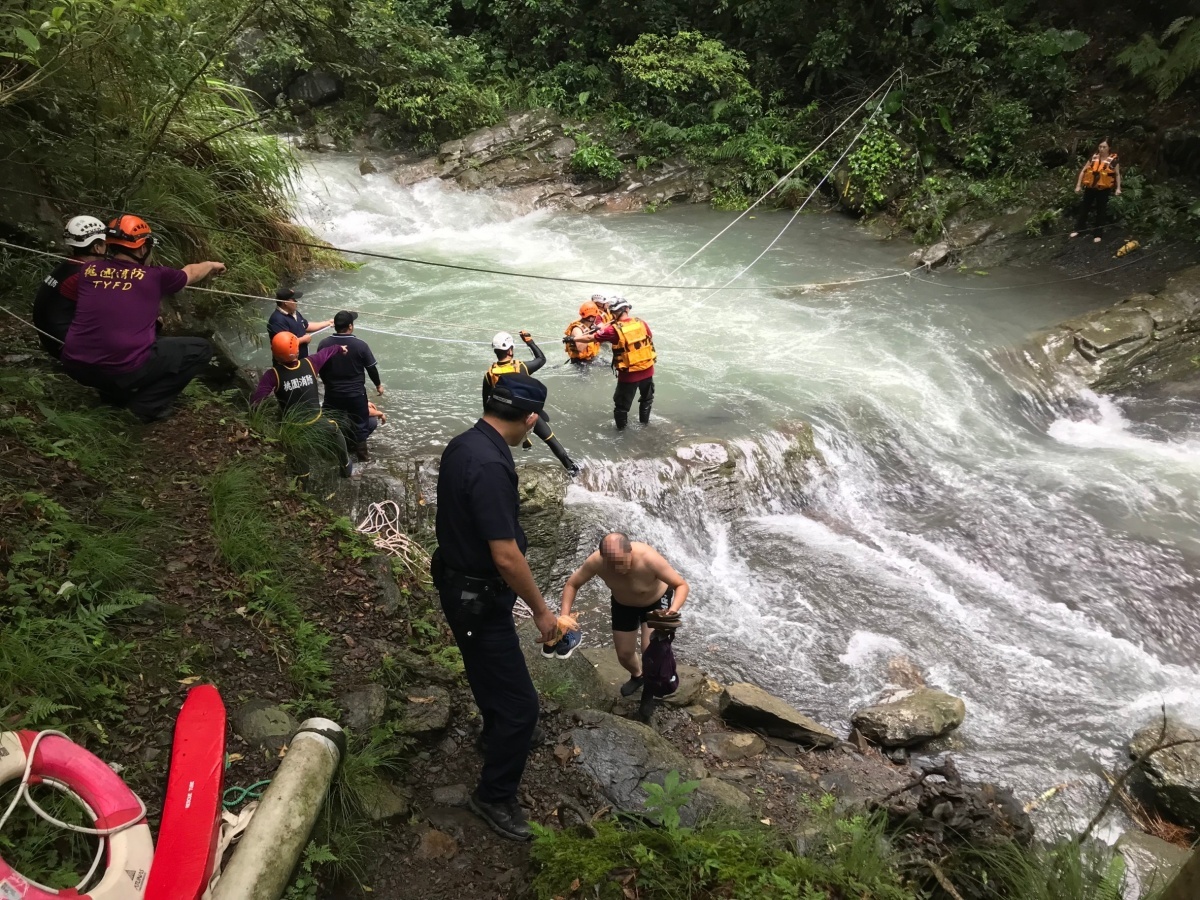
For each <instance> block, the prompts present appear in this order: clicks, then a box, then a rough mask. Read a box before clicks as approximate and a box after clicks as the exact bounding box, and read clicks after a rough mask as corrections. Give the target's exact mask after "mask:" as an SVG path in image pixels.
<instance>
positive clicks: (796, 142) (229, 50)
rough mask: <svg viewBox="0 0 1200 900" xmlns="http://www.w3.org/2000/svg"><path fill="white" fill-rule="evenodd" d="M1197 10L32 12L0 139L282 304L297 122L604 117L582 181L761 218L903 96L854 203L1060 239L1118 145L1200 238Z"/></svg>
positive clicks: (868, 136)
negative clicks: (682, 162) (1082, 183)
mask: <svg viewBox="0 0 1200 900" xmlns="http://www.w3.org/2000/svg"><path fill="white" fill-rule="evenodd" d="M1173 9H1174V7H1173V5H1172V4H1170V3H1168V2H1166V0H1152V2H1149V3H1145V4H1140V5H1139V9H1138V14H1137V16H1133V15H1132V14H1129V13H1125V12H1122V11H1117V10H1112V11H1107V12H1106V13H1105V15H1104V16H1096V15H1094V11H1093V10H1092V8H1091V7H1088V6H1086V5H1084V4H1082V3H1078V2H1075V0H1055V2H1051V3H1042V4H1036V3H1033V2H1031V0H871V2H864V3H818V2H815V0H754V2H748V3H741V4H728V3H725V2H716V3H686V2H683V0H651V2H646V3H638V4H629V3H624V2H620V3H618V2H615V0H601V2H587V3H584V2H580V0H320V2H313V3H304V4H298V3H279V2H268V3H264V4H255V3H248V4H243V3H239V2H234V0H216V2H204V3H201V2H199V0H111V2H110V0H32V2H29V3H20V4H18V3H15V0H8V2H7V3H6V4H5V5H4V12H3V14H2V17H0V39H2V45H3V50H4V52H3V56H2V57H0V59H3V60H4V61H3V62H2V63H0V66H2V67H4V68H6V70H7V71H5V72H4V75H5V77H4V80H3V88H2V89H0V125H2V126H3V129H2V131H0V134H2V135H3V136H2V137H0V143H3V144H4V153H5V158H7V159H9V160H10V161H13V162H14V163H16V164H17V166H18V169H17V171H22V172H29V173H30V174H31V176H32V177H31V178H30V179H23V183H24V184H25V185H28V186H40V187H43V188H46V189H48V193H50V194H53V195H56V196H61V197H71V198H78V199H79V200H80V201H82V202H84V203H90V204H96V205H97V206H104V207H124V208H136V209H139V210H143V211H146V212H148V213H150V214H151V215H153V216H156V217H158V219H159V220H160V222H167V221H168V220H171V222H172V223H174V222H186V223H193V224H192V225H191V226H183V225H176V224H171V225H170V230H169V232H168V243H167V250H168V253H169V255H170V256H173V257H183V256H188V257H197V256H210V257H211V256H219V257H221V258H223V259H225V260H226V261H230V262H232V263H234V266H233V268H234V270H235V271H236V273H237V276H238V278H239V279H240V280H241V282H242V283H244V284H257V285H260V286H262V285H267V284H270V283H271V282H272V281H273V280H274V279H275V277H277V276H278V275H279V274H281V272H283V271H285V270H289V269H291V270H294V269H297V268H299V267H301V266H303V265H304V263H305V259H304V258H303V257H302V256H300V255H298V253H297V251H296V249H295V248H292V247H289V246H288V245H282V244H279V243H277V242H274V241H273V240H272V239H273V238H274V239H278V238H279V237H286V236H288V235H289V234H291V233H292V229H291V228H290V227H289V226H288V225H287V222H286V203H285V200H284V197H285V193H286V188H287V182H288V179H289V177H290V176H291V174H292V172H293V165H292V160H291V159H290V157H289V155H288V153H287V152H286V150H284V149H282V148H281V146H280V145H279V144H278V143H276V142H275V141H273V140H271V139H269V138H267V137H265V136H264V135H265V133H266V131H269V130H272V129H278V128H281V127H282V128H288V127H291V125H292V124H294V122H295V120H296V119H297V117H298V118H299V121H300V123H301V124H303V125H305V126H307V127H310V128H319V129H321V130H326V131H329V132H331V133H333V134H334V135H335V136H337V137H339V138H340V139H341V140H342V141H343V142H345V143H349V142H350V141H351V139H352V137H353V136H355V135H357V134H360V133H362V132H364V131H367V132H370V133H371V134H373V135H374V136H375V137H376V138H377V139H378V140H382V141H385V142H388V143H390V144H392V145H416V146H424V147H430V146H432V145H434V144H435V143H436V142H437V141H440V140H444V139H447V138H449V137H453V136H457V135H459V134H462V133H464V132H465V131H467V130H470V129H471V128H474V127H477V126H480V125H483V124H488V123H491V122H493V121H496V120H497V119H498V118H499V117H500V116H501V115H503V113H504V112H505V111H507V110H511V109H516V108H523V107H528V106H533V105H540V106H550V107H553V108H555V109H556V110H558V111H560V112H561V113H563V114H566V115H570V116H573V117H578V118H579V119H580V120H583V121H587V122H591V123H593V127H592V128H591V129H590V131H591V134H592V137H591V138H590V140H589V141H588V142H586V143H585V145H584V146H581V148H580V150H579V152H578V153H577V155H576V159H575V161H574V162H575V168H576V170H577V171H579V172H581V173H585V174H591V175H599V176H601V177H612V176H613V175H614V174H615V173H616V172H617V171H619V169H618V168H617V167H618V166H620V165H622V164H626V165H636V166H638V167H646V166H650V165H653V164H654V163H655V162H656V161H657V160H660V159H664V158H667V157H678V156H683V157H686V158H689V159H690V160H691V161H692V162H694V163H696V164H700V165H702V166H703V167H705V168H706V169H708V170H710V171H711V172H712V173H713V175H714V178H715V181H716V183H717V187H718V190H717V194H716V202H717V203H718V204H719V205H728V206H731V207H736V206H739V205H743V204H744V203H745V202H746V201H747V198H749V197H752V196H756V195H757V194H758V193H759V192H761V191H762V190H763V189H765V188H766V187H767V186H769V185H770V184H772V183H773V182H774V181H775V180H776V179H777V178H778V177H780V176H781V175H783V174H784V173H786V172H787V171H789V170H790V169H791V168H792V167H793V166H794V165H795V164H796V163H797V162H798V161H800V160H801V159H802V158H803V157H804V155H805V154H806V153H807V152H808V151H810V150H811V149H812V148H813V147H814V146H815V145H816V144H817V142H818V141H819V140H820V139H821V138H822V137H824V136H825V135H827V134H828V133H829V132H830V130H831V129H832V127H833V126H834V125H835V124H836V123H837V122H838V121H840V120H841V119H842V118H843V117H844V116H845V115H846V114H847V113H849V112H851V111H852V110H854V109H855V108H856V107H858V106H859V104H860V103H861V101H862V100H864V99H865V98H866V97H867V96H868V95H869V94H870V93H871V91H872V90H874V89H876V88H879V87H882V86H883V85H885V84H886V85H887V89H886V91H881V92H880V93H879V94H878V95H877V96H876V98H875V100H873V101H872V103H871V104H869V105H868V107H867V108H866V109H864V110H863V111H861V112H860V113H859V114H858V115H857V116H856V117H855V118H854V122H853V126H852V127H854V128H857V127H858V126H859V125H861V124H862V123H863V122H864V121H866V116H867V115H868V114H869V113H872V112H873V113H874V118H873V119H871V122H870V125H869V127H868V128H867V130H866V132H865V133H864V135H863V138H862V140H861V142H860V143H859V144H858V145H857V147H856V149H855V150H854V152H853V153H852V154H851V155H850V157H849V158H848V160H847V161H846V164H845V166H844V167H843V172H842V173H840V176H839V177H840V180H841V182H842V183H843V184H844V183H845V182H846V181H849V182H850V185H851V190H850V191H849V192H848V201H849V204H850V205H851V206H853V207H857V208H859V209H864V210H875V209H881V208H885V207H886V208H888V209H890V211H891V212H893V213H895V214H896V215H897V217H898V218H899V219H901V220H902V221H903V222H904V223H905V224H906V225H908V226H909V227H911V228H912V229H914V230H915V231H917V232H918V233H919V234H920V236H921V237H923V238H930V237H933V236H935V235H937V234H938V233H940V231H941V229H942V227H943V225H944V224H945V223H946V222H947V221H948V220H950V219H951V218H952V217H953V216H954V214H955V213H956V212H958V211H959V210H960V209H961V208H962V207H964V206H968V205H969V206H971V207H972V208H973V210H974V211H975V212H976V213H980V214H982V213H988V212H993V211H997V210H1001V209H1009V208H1015V207H1018V206H1024V207H1026V208H1028V209H1030V211H1031V215H1030V225H1031V227H1038V226H1039V225H1041V224H1044V223H1047V222H1048V221H1050V220H1052V219H1053V217H1054V215H1055V213H1056V212H1057V211H1060V210H1062V209H1063V208H1065V207H1066V206H1068V205H1069V204H1070V203H1071V202H1072V201H1073V194H1072V193H1071V187H1072V186H1073V175H1074V170H1075V169H1076V167H1077V166H1078V164H1079V162H1080V160H1081V159H1082V157H1083V154H1084V153H1086V152H1089V151H1090V148H1091V146H1092V145H1093V144H1094V143H1095V142H1096V141H1097V140H1098V139H1099V138H1100V137H1103V136H1110V137H1112V138H1113V139H1114V141H1115V142H1116V143H1117V146H1118V149H1119V151H1120V152H1121V154H1122V159H1123V160H1124V161H1125V163H1126V169H1127V175H1126V181H1125V192H1124V196H1123V197H1122V198H1120V199H1119V201H1118V203H1117V206H1118V210H1117V211H1118V212H1119V213H1120V214H1122V215H1123V216H1124V217H1125V218H1126V220H1128V221H1129V222H1130V223H1131V224H1132V225H1133V226H1135V227H1153V228H1155V229H1158V230H1160V231H1174V232H1176V233H1178V231H1179V229H1181V228H1189V227H1192V226H1193V225H1194V224H1195V219H1196V216H1197V215H1200V209H1197V208H1195V207H1194V206H1192V205H1191V202H1190V201H1191V195H1190V193H1189V191H1188V186H1187V184H1186V183H1185V182H1184V181H1182V180H1181V179H1184V178H1185V177H1195V176H1196V175H1197V174H1198V172H1197V168H1198V167H1197V160H1196V159H1194V158H1192V157H1194V155H1195V153H1194V148H1193V149H1188V148H1191V147H1192V144H1190V143H1188V141H1189V140H1192V139H1190V138H1188V135H1190V134H1191V131H1189V127H1190V126H1188V125H1187V122H1188V120H1189V117H1193V118H1194V117H1195V115H1196V110H1195V109H1194V108H1193V106H1192V105H1191V103H1192V101H1193V96H1192V92H1189V87H1193V86H1194V78H1195V72H1196V70H1197V68H1198V67H1200V20H1197V19H1193V18H1190V17H1176V15H1174V13H1173ZM309 72H319V73H325V74H327V75H330V76H333V78H335V79H336V82H333V83H334V84H335V87H334V89H333V90H332V91H327V92H326V93H325V94H324V95H322V96H321V97H320V99H321V100H322V101H324V100H329V99H333V98H334V97H339V98H340V99H339V100H338V102H337V103H335V104H333V105H332V106H321V107H320V108H317V109H310V108H309V107H308V106H307V105H306V104H305V103H304V102H302V100H303V99H304V98H305V97H306V95H305V93H304V91H299V92H297V91H296V85H297V79H298V78H299V77H300V76H302V75H303V74H304V73H309ZM892 76H895V77H894V78H892ZM889 78H891V80H889ZM238 85H240V86H238ZM244 88H250V89H252V90H246V89H244ZM310 99H311V98H310ZM876 107H878V108H877V109H876ZM1172 128H1173V129H1174V130H1173V131H1171V129H1172ZM1181 129H1182V132H1181ZM1169 131H1170V134H1168V132H1169ZM1184 132H1186V133H1184ZM851 133H853V132H852V131H848V132H847V133H846V135H845V137H843V138H842V139H840V140H838V141H834V142H831V144H830V145H828V147H827V148H826V149H824V150H822V151H821V152H819V153H816V154H815V155H814V156H813V157H812V159H811V160H809V161H808V162H807V163H806V164H805V165H804V166H802V167H801V168H800V169H799V171H798V172H797V173H796V176H795V178H794V179H793V180H792V181H791V182H789V184H788V185H786V186H785V189H784V190H783V191H782V198H783V200H784V202H789V201H791V202H795V199H796V198H798V197H800V196H803V193H801V189H802V190H803V192H805V193H806V192H807V190H808V189H809V187H810V186H811V185H812V184H815V183H816V181H817V180H818V179H819V178H820V177H821V176H822V175H823V174H824V173H825V172H826V171H827V170H828V168H829V167H830V166H831V164H832V163H833V162H834V160H835V159H836V158H837V156H838V154H839V153H840V152H841V149H842V148H843V147H844V145H845V140H846V139H847V138H848V136H849V134H851ZM1181 134H1182V137H1181V136H1180V135H1181ZM1181 148H1182V149H1181ZM1189 154H1190V155H1189ZM1030 198H1033V199H1032V200H1031V199H1030ZM1192 202H1194V201H1192ZM208 226H219V227H223V228H227V229H231V230H235V231H239V230H242V229H246V230H249V231H250V232H251V233H252V234H253V235H254V236H255V237H254V239H253V240H245V239H243V238H242V237H239V236H236V235H228V234H223V233H221V232H216V231H211V230H209V229H208ZM264 251H265V252H264Z"/></svg>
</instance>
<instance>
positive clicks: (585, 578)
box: [559, 550, 601, 616]
mask: <svg viewBox="0 0 1200 900" xmlns="http://www.w3.org/2000/svg"><path fill="white" fill-rule="evenodd" d="M600 563H601V557H600V551H599V550H594V551H592V555H591V556H589V557H588V558H587V559H585V560H584V561H583V565H582V566H580V567H579V568H578V569H576V570H575V571H574V572H572V573H571V577H570V578H568V579H567V583H566V584H564V585H563V592H562V602H561V603H560V604H559V615H561V616H569V615H570V614H571V606H572V605H573V604H574V603H575V595H576V594H578V593H579V589H580V588H581V587H583V586H584V585H585V584H587V583H588V582H589V581H591V580H592V579H593V578H595V577H596V575H597V574H598V573H599V572H600Z"/></svg>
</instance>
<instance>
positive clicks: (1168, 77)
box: [1117, 16, 1200, 100]
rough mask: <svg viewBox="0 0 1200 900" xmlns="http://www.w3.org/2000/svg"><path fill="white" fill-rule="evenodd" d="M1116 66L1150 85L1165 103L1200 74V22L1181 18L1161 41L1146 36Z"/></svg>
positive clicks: (1184, 17)
mask: <svg viewBox="0 0 1200 900" xmlns="http://www.w3.org/2000/svg"><path fill="white" fill-rule="evenodd" d="M1168 45H1171V46H1170V48H1169V49H1168ZM1117 62H1119V63H1121V65H1123V66H1125V68H1126V69H1128V70H1129V72H1130V74H1132V75H1133V76H1134V77H1135V78H1141V79H1143V80H1145V81H1147V82H1149V84H1150V86H1151V87H1153V88H1154V90H1155V92H1156V93H1157V94H1158V98H1159V99H1160V100H1166V99H1167V98H1168V97H1170V96H1171V95H1172V94H1174V93H1175V92H1176V91H1177V90H1179V88H1180V87H1181V86H1182V85H1183V83H1184V82H1185V81H1187V79H1188V78H1189V77H1191V76H1192V75H1193V74H1195V73H1196V72H1197V71H1200V18H1197V17H1195V16H1180V17H1179V18H1178V19H1176V20H1175V21H1174V22H1172V23H1171V24H1170V25H1169V26H1168V27H1167V29H1166V30H1165V31H1164V32H1163V33H1162V36H1161V37H1160V38H1158V39H1155V37H1154V36H1153V35H1151V34H1143V35H1142V36H1141V38H1140V39H1139V40H1138V42H1137V43H1136V44H1132V45H1130V46H1129V47H1127V48H1126V49H1125V50H1124V51H1123V52H1121V53H1120V54H1119V55H1118V56H1117Z"/></svg>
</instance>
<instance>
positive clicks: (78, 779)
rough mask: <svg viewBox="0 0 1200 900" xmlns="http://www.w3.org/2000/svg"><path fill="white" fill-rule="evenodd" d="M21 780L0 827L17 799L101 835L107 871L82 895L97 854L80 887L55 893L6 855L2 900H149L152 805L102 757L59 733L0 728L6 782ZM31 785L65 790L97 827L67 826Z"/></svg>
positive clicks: (1, 779) (0, 870)
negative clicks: (148, 811) (148, 818)
mask: <svg viewBox="0 0 1200 900" xmlns="http://www.w3.org/2000/svg"><path fill="white" fill-rule="evenodd" d="M16 778H19V779H21V780H22V786H21V788H20V789H18V791H17V795H16V796H15V797H13V801H12V803H11V804H10V805H9V807H8V809H7V811H5V813H4V814H3V815H2V816H0V827H3V824H4V822H5V821H6V820H7V819H8V817H9V815H10V814H11V813H12V811H13V809H15V808H16V805H17V803H18V802H19V801H20V800H21V799H22V798H24V800H25V802H26V803H27V804H28V805H29V806H30V808H32V809H33V810H34V812H36V813H37V814H38V815H39V816H41V817H42V818H43V819H46V820H47V821H48V822H51V823H52V824H55V825H59V826H60V827H64V828H68V829H70V830H72V831H79V832H82V833H84V834H92V835H96V836H98V837H99V838H100V845H101V850H103V849H105V847H107V850H108V853H107V860H106V861H107V864H108V865H107V871H105V873H104V877H103V878H101V879H100V881H99V883H98V884H96V886H95V887H93V888H92V889H91V890H89V891H88V892H87V893H86V894H80V893H78V890H77V888H79V887H83V886H84V885H85V884H86V883H87V882H88V881H89V880H90V879H91V877H92V874H94V872H95V870H96V868H97V866H98V864H99V860H100V853H99V852H98V853H97V857H96V863H95V864H93V866H92V872H89V874H88V875H87V876H85V878H84V881H83V882H81V884H80V885H78V886H77V888H75V889H71V888H69V889H67V890H63V891H56V890H53V889H52V888H48V887H46V886H45V885H41V884H38V883H37V882H35V881H30V880H29V879H28V878H25V877H23V876H22V875H20V874H18V873H17V872H16V870H14V869H13V867H12V866H10V865H9V864H8V863H6V862H5V861H4V860H3V859H0V900H56V898H59V900H61V898H67V897H70V898H77V900H142V896H143V894H144V893H145V890H146V876H147V874H148V873H149V871H150V862H151V859H152V858H153V856H154V840H153V838H152V837H151V836H150V826H149V825H148V824H147V823H146V807H145V804H143V803H142V801H141V800H140V799H138V796H137V794H135V793H134V792H133V791H131V790H130V789H129V787H128V785H126V784H125V782H124V781H122V780H121V777H120V776H119V775H118V774H117V773H116V772H114V771H113V770H112V769H110V768H109V767H108V766H107V765H106V764H105V763H104V761H103V760H101V759H100V758H99V757H97V756H95V755H93V754H91V753H89V752H88V751H87V750H85V749H84V748H83V747H80V746H79V745H78V744H76V743H74V742H73V741H71V740H70V738H68V737H67V736H66V735H64V734H61V733H60V732H57V731H42V732H34V731H19V732H18V731H5V732H0V784H4V783H5V782H8V781H11V780H13V779H16ZM30 784H47V785H49V786H52V787H55V788H58V789H59V790H62V791H63V792H65V793H67V794H68V795H69V796H71V797H73V798H74V799H75V800H76V801H78V802H79V803H80V805H81V806H83V808H84V810H85V811H86V812H87V813H88V815H89V816H91V817H92V819H93V820H94V822H93V826H92V827H91V828H83V827H81V826H77V825H67V824H66V823H64V822H59V821H58V820H56V819H54V818H53V817H51V816H50V815H49V814H47V813H46V812H45V811H44V810H43V809H42V808H41V807H40V806H38V805H37V804H36V803H35V802H34V801H33V799H32V798H31V797H29V795H28V794H27V792H26V788H27V787H28V785H30Z"/></svg>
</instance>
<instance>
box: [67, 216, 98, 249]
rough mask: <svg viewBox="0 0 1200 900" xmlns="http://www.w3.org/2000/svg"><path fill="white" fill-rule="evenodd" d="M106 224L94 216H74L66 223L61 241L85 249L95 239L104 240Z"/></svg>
mask: <svg viewBox="0 0 1200 900" xmlns="http://www.w3.org/2000/svg"><path fill="white" fill-rule="evenodd" d="M107 231H108V226H107V225H105V224H104V223H103V222H101V221H100V220H99V219H97V218H95V217H94V216H76V217H75V218H73V219H72V220H71V221H70V222H68V223H67V227H66V229H65V230H64V231H63V241H64V242H65V243H66V244H67V246H69V247H78V248H80V249H81V250H82V249H86V248H88V247H90V246H92V244H94V243H96V241H98V240H100V241H102V240H104V237H105V234H106V233H107Z"/></svg>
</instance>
